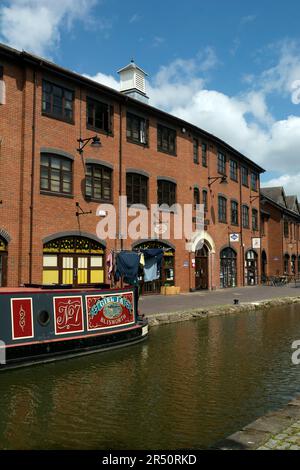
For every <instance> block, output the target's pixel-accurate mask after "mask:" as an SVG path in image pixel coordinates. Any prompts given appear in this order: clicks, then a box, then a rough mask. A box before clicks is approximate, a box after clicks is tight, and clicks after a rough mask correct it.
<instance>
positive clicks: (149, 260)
mask: <svg viewBox="0 0 300 470" xmlns="http://www.w3.org/2000/svg"><path fill="white" fill-rule="evenodd" d="M142 253H143V255H144V258H145V264H144V282H151V281H156V280H157V279H159V278H160V271H161V265H162V260H163V255H164V252H163V250H162V249H161V248H149V249H145V250H142Z"/></svg>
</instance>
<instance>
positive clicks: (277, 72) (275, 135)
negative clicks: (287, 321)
mask: <svg viewBox="0 0 300 470" xmlns="http://www.w3.org/2000/svg"><path fill="white" fill-rule="evenodd" d="M299 19H300V2H298V1H296V0H286V1H285V2H277V1H271V0H262V1H257V0H252V1H251V2H242V1H241V0H239V1H238V0H226V1H224V0H210V1H209V2H207V1H202V0H198V1H197V0H186V1H185V2H179V1H177V0H173V1H171V0H164V1H162V0H160V1H158V0H152V1H151V2H145V1H141V0H140V1H136V0H127V2H124V1H121V0H51V1H49V0H47V1H46V0H0V40H1V41H2V42H4V43H6V44H10V45H12V46H13V47H16V48H18V49H25V50H27V51H29V52H34V53H36V54H38V55H42V56H46V57H48V58H51V60H53V61H54V62H57V63H59V64H60V65H63V66H64V67H67V68H69V69H71V70H75V71H77V72H79V73H82V74H87V75H89V76H90V77H92V78H94V79H95V80H98V81H100V82H102V83H105V84H108V85H110V86H113V87H115V88H117V89H118V86H119V85H118V77H117V75H116V70H117V69H119V68H121V67H122V66H124V65H126V64H127V63H128V62H129V61H130V59H131V58H132V57H134V59H135V61H136V63H138V64H139V65H140V66H141V67H142V68H143V69H144V70H146V71H147V72H148V74H149V82H148V94H149V96H150V103H151V104H152V105H154V106H157V107H160V108H163V109H165V110H167V111H169V112H171V113H173V114H176V115H178V116H180V117H183V118H184V119H187V120H189V121H191V122H194V123H195V124H197V125H199V126H200V127H202V128H204V129H207V130H208V131H210V132H213V133H214V134H216V135H218V136H219V137H221V138H223V139H224V140H226V141H228V142H229V143H230V144H231V145H233V146H234V147H236V148H238V149H239V150H241V151H242V152H244V153H245V154H246V155H247V156H249V157H250V158H252V159H254V160H255V161H257V162H258V163H260V164H261V165H262V166H264V167H265V168H266V169H267V170H268V173H267V174H266V175H265V176H264V178H263V179H264V181H266V182H268V184H272V185H273V184H285V185H286V186H287V192H288V193H290V192H297V193H298V195H299V196H300V157H299V153H300V115H299V114H300V92H299V91H300V31H299Z"/></svg>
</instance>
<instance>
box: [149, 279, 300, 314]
mask: <svg viewBox="0 0 300 470" xmlns="http://www.w3.org/2000/svg"><path fill="white" fill-rule="evenodd" d="M297 296H300V287H294V286H289V287H269V286H254V287H239V288H236V289H234V288H233V289H220V290H216V291H202V292H201V291H199V292H192V293H186V294H179V295H148V296H143V297H141V299H140V310H141V312H142V313H143V314H145V315H151V314H157V313H168V312H179V311H183V310H188V309H194V308H199V307H211V306H214V305H230V304H233V299H239V301H240V303H245V302H247V303H248V302H258V301H260V300H268V299H274V298H277V297H297Z"/></svg>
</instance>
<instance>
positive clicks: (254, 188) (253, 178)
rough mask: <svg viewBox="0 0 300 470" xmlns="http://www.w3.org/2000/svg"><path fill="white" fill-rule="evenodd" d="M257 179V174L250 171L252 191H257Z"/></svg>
mask: <svg viewBox="0 0 300 470" xmlns="http://www.w3.org/2000/svg"><path fill="white" fill-rule="evenodd" d="M257 181H258V176H257V174H256V173H251V189H252V191H257Z"/></svg>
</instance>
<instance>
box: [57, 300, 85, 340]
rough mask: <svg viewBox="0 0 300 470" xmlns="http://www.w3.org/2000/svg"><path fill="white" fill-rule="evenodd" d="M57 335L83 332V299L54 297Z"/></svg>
mask: <svg viewBox="0 0 300 470" xmlns="http://www.w3.org/2000/svg"><path fill="white" fill-rule="evenodd" d="M53 302H54V316H55V333H56V334H63V333H74V332H79V331H83V314H82V298H81V297H54V299H53Z"/></svg>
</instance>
